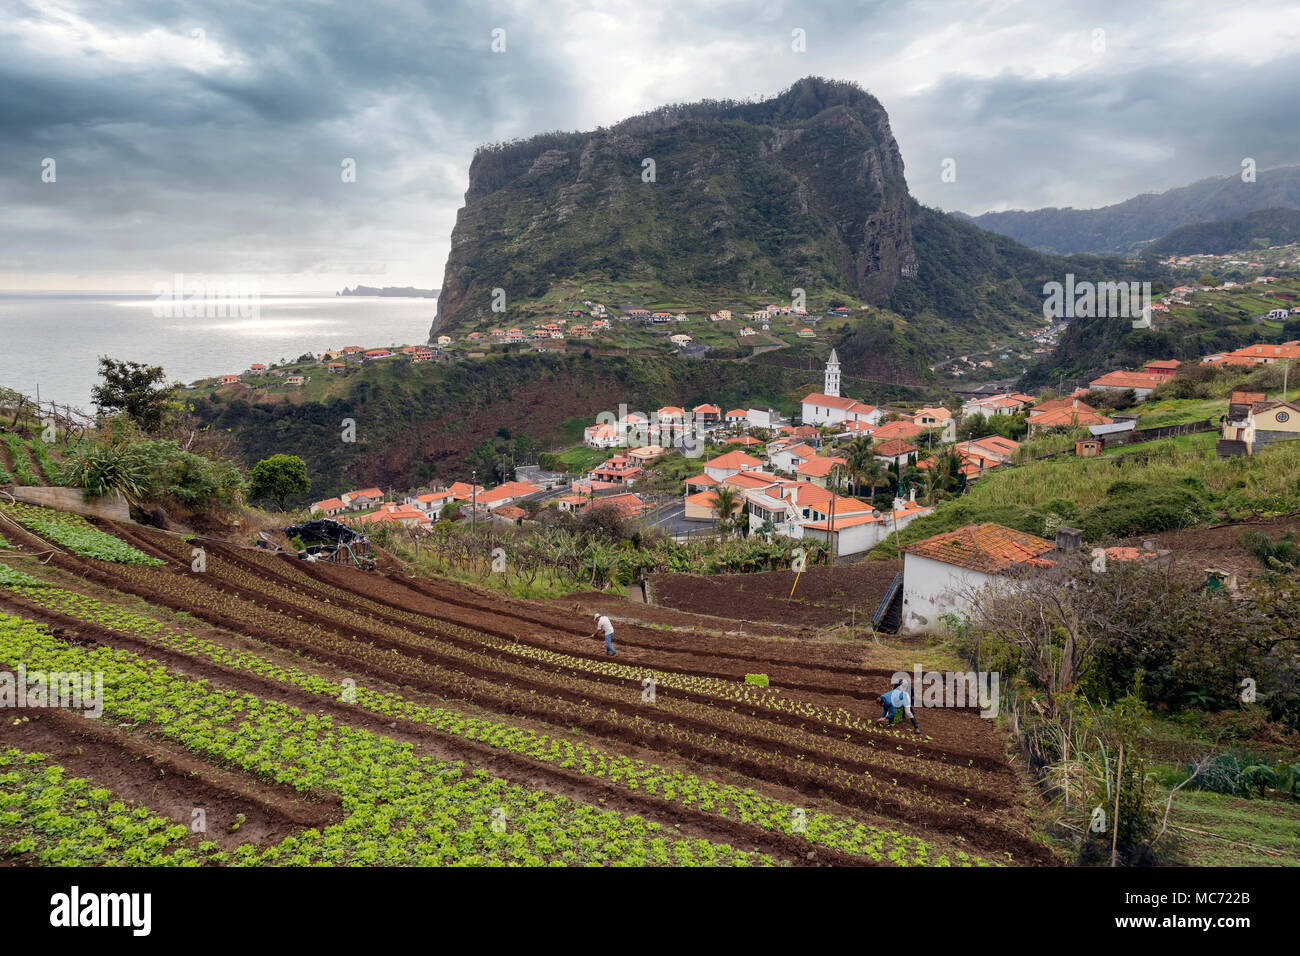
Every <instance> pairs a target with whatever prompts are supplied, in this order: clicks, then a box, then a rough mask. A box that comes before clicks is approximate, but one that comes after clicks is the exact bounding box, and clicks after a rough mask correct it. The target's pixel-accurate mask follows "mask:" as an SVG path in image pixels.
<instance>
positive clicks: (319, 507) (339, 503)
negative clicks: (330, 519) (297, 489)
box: [312, 498, 347, 511]
mask: <svg viewBox="0 0 1300 956" xmlns="http://www.w3.org/2000/svg"><path fill="white" fill-rule="evenodd" d="M346 507H347V505H345V504H344V503H343V499H341V498H326V499H325V500H324V501H318V502H316V503H315V504H313V505H312V509H313V510H315V511H333V510H335V509H336V508H346Z"/></svg>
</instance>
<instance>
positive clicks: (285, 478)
mask: <svg viewBox="0 0 1300 956" xmlns="http://www.w3.org/2000/svg"><path fill="white" fill-rule="evenodd" d="M310 490H311V480H310V479H309V478H308V477H307V463H306V462H305V461H303V460H302V459H301V458H299V457H298V456H297V455H272V456H271V457H270V458H263V459H262V460H261V461H259V462H258V463H257V464H256V465H254V466H253V483H252V487H251V488H250V489H249V497H251V498H270V499H271V500H272V501H274V502H275V503H276V505H278V506H279V508H280V510H281V511H283V510H284V503H285V500H286V499H288V497H289V496H290V495H303V494H306V493H307V492H308V491H310Z"/></svg>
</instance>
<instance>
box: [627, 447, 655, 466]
mask: <svg viewBox="0 0 1300 956" xmlns="http://www.w3.org/2000/svg"><path fill="white" fill-rule="evenodd" d="M663 453H664V448H663V447H662V446H661V445H642V446H641V447H640V448H633V449H631V450H630V451H628V453H627V459H628V461H630V462H632V464H634V465H640V466H641V467H642V468H644V467H645V466H646V465H648V464H650V462H652V461H654V460H655V459H656V458H659V457H660V456H661V455H663Z"/></svg>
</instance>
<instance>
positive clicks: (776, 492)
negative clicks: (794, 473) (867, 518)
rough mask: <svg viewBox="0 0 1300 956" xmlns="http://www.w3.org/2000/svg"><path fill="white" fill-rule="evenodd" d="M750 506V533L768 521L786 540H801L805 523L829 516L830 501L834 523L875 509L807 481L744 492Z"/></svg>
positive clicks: (783, 482) (790, 482)
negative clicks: (833, 513)
mask: <svg viewBox="0 0 1300 956" xmlns="http://www.w3.org/2000/svg"><path fill="white" fill-rule="evenodd" d="M745 500H746V501H747V502H748V503H749V527H750V531H751V532H753V531H757V530H759V529H760V528H761V527H762V526H763V525H764V524H766V523H767V522H768V521H771V522H772V527H773V530H774V532H775V533H776V534H781V535H784V536H786V537H788V538H801V537H803V532H804V524H805V523H807V522H817V521H825V520H827V519H829V518H830V517H831V510H832V505H831V503H832V501H833V502H834V511H835V518H836V520H837V521H838V520H840V519H847V518H852V517H854V516H858V515H869V514H872V513H873V512H874V511H875V509H874V508H873V507H872V506H871V505H869V504H867V503H866V502H863V501H859V500H858V499H857V498H847V497H845V496H843V495H832V494H831V493H830V492H829V491H827V490H826V489H825V488H822V487H820V486H819V485H815V484H813V483H812V482H809V481H782V482H779V483H778V484H773V485H771V486H770V487H768V488H763V489H755V490H753V491H747V492H745Z"/></svg>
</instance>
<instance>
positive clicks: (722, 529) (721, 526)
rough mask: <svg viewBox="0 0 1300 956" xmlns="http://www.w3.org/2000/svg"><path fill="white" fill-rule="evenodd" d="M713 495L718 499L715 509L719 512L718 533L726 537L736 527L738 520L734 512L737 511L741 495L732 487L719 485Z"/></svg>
mask: <svg viewBox="0 0 1300 956" xmlns="http://www.w3.org/2000/svg"><path fill="white" fill-rule="evenodd" d="M713 495H714V498H715V499H716V500H715V501H714V507H715V508H716V509H717V512H718V531H719V533H721V534H722V536H723V537H726V536H727V535H728V534H730V533H731V530H732V528H734V527H735V523H736V519H735V516H734V515H733V514H732V512H734V511H735V510H736V505H737V504H738V503H739V501H740V495H739V494H738V493H737V491H736V489H735V488H733V487H731V486H730V485H718V486H717V487H716V488H714V489H713Z"/></svg>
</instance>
